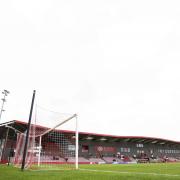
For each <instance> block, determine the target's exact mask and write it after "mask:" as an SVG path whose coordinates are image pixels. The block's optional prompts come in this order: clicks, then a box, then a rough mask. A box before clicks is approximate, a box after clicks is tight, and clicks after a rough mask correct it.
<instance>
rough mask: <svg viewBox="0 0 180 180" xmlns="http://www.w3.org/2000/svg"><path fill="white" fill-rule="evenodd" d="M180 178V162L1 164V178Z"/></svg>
mask: <svg viewBox="0 0 180 180" xmlns="http://www.w3.org/2000/svg"><path fill="white" fill-rule="evenodd" d="M6 179H7V180H16V179H17V180H31V179H33V180H57V179H58V180H62V179H63V180H74V179H75V180H76V179H77V180H81V179H82V180H101V179H102V180H104V179H105V180H106V179H107V180H121V179H124V180H135V179H137V180H152V179H154V180H162V179H163V180H165V179H179V180H180V163H164V164H118V165H115V164H104V165H103V164H101V165H80V167H79V170H58V168H57V169H56V170H51V169H48V170H36V171H31V170H26V171H24V172H21V171H20V169H17V168H14V167H12V166H9V167H8V166H7V165H0V180H6Z"/></svg>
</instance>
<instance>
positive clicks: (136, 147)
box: [0, 120, 180, 164]
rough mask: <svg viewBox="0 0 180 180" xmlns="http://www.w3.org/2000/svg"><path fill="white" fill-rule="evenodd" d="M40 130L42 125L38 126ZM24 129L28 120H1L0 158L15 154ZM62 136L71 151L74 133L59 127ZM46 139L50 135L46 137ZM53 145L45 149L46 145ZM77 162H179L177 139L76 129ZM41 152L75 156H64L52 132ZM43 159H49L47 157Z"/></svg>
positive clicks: (60, 160) (63, 158) (69, 159)
mask: <svg viewBox="0 0 180 180" xmlns="http://www.w3.org/2000/svg"><path fill="white" fill-rule="evenodd" d="M38 128H39V130H40V129H43V128H44V127H42V126H39V127H38ZM26 130H27V123H25V122H21V121H16V120H14V121H10V122H7V123H2V124H0V161H1V163H7V162H8V160H9V159H10V160H11V161H12V159H13V158H14V154H15V153H14V152H15V151H16V148H17V147H16V146H17V139H18V134H19V132H25V131H26ZM56 133H58V134H59V135H61V136H63V137H64V139H65V140H64V142H65V143H66V148H67V149H68V151H73V148H74V133H73V132H71V131H67V130H66V131H65V130H58V132H56ZM47 139H50V140H49V141H47ZM48 144H51V145H53V149H48V147H47V145H48ZM78 153H79V163H81V164H92V163H97V164H100V163H116V164H118V163H119V164H121V163H146V162H180V142H177V141H172V140H168V139H160V138H154V137H140V136H139V137H138V136H134V137H133V136H113V135H106V134H94V133H88V132H79V151H78ZM41 154H42V155H43V156H44V157H45V156H46V157H47V156H48V158H49V160H50V159H51V161H53V162H54V163H65V162H66V163H67V162H69V163H71V162H72V161H74V159H73V158H72V157H71V156H68V157H67V156H66V154H64V151H63V150H62V149H61V148H60V146H59V145H57V143H56V138H55V136H54V135H53V134H52V133H50V132H49V133H48V134H47V135H46V136H45V137H44V138H43V139H42V151H41ZM45 161H48V160H47V159H46V160H45Z"/></svg>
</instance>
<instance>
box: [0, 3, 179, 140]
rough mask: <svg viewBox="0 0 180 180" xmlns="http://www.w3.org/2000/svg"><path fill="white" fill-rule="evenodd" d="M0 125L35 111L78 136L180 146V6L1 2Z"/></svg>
mask: <svg viewBox="0 0 180 180" xmlns="http://www.w3.org/2000/svg"><path fill="white" fill-rule="evenodd" d="M3 89H8V90H9V91H10V92H11V93H10V95H9V96H8V101H7V103H6V104H5V109H6V111H5V113H4V114H3V116H2V119H1V122H3V121H9V120H13V119H18V120H23V121H26V120H27V119H28V115H29V108H30V103H31V97H32V91H33V90H34V89H36V90H37V99H36V100H37V104H39V105H41V106H43V107H46V108H48V109H51V110H54V111H58V112H68V113H78V116H79V129H80V131H88V132H95V133H106V134H114V135H134V136H135V135H138V136H151V137H160V138H167V139H172V140H177V141H180V136H179V134H180V131H179V127H180V2H179V1H178V0H177V1H175V0H174V1H170V0H168V1H167V0H151V1H144V0H136V1H134V0H126V1H121V0H91V1H86V0H76V1H74V0H62V1H58V0H31V1H25V0H16V1H13V0H8V1H0V90H3Z"/></svg>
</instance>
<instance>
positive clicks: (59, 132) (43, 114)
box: [14, 106, 79, 170]
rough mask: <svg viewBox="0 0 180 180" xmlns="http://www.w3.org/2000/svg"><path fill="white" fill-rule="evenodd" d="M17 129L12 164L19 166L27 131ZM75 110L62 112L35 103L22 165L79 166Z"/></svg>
mask: <svg viewBox="0 0 180 180" xmlns="http://www.w3.org/2000/svg"><path fill="white" fill-rule="evenodd" d="M27 134H28V133H27V131H25V132H24V133H18V135H17V143H16V149H15V156H14V165H15V166H17V167H21V165H22V162H23V152H24V149H25V142H26V135H27ZM78 143H79V142H78V119H77V114H73V115H71V114H65V113H64V114H62V113H58V112H53V111H49V110H47V109H44V108H42V107H39V106H36V110H35V113H33V117H32V122H31V125H30V128H29V137H28V142H27V151H26V154H25V160H24V161H25V163H24V168H26V169H27V168H29V169H47V170H53V169H78Z"/></svg>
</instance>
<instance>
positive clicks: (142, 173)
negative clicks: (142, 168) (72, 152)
mask: <svg viewBox="0 0 180 180" xmlns="http://www.w3.org/2000/svg"><path fill="white" fill-rule="evenodd" d="M79 170H82V171H90V172H103V173H118V174H135V175H153V176H166V177H180V174H162V173H145V172H127V171H108V170H107V171H106V170H95V169H84V168H83V169H81V168H79Z"/></svg>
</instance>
